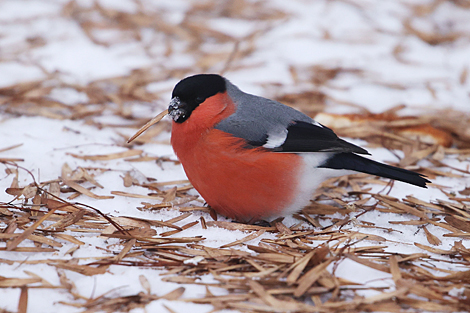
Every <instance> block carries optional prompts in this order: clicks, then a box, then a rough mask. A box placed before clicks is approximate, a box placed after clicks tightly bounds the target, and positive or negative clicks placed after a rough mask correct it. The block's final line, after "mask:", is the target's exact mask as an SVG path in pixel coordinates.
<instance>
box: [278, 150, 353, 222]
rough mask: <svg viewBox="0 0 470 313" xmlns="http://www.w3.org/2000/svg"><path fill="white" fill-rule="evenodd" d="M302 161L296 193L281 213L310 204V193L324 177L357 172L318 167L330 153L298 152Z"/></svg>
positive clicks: (290, 212)
mask: <svg viewBox="0 0 470 313" xmlns="http://www.w3.org/2000/svg"><path fill="white" fill-rule="evenodd" d="M299 155H300V156H301V157H302V159H303V161H304V166H303V167H302V168H301V169H300V172H299V173H298V175H300V176H301V178H300V180H299V181H300V183H299V186H298V190H299V191H298V193H297V195H296V196H295V198H294V201H293V202H292V203H291V204H290V205H289V206H288V207H286V208H285V209H284V211H283V212H282V215H288V214H292V213H295V212H297V211H299V210H301V209H302V208H304V207H306V206H307V205H309V204H310V200H311V199H312V195H313V193H314V192H315V190H316V189H317V188H318V186H320V184H321V183H322V182H323V181H325V180H326V179H329V178H333V177H339V176H343V175H350V174H354V173H357V172H355V171H351V170H335V169H330V168H318V166H319V165H321V164H323V163H324V162H325V161H326V160H327V159H328V158H330V157H331V155H332V153H326V152H318V153H315V152H314V153H299Z"/></svg>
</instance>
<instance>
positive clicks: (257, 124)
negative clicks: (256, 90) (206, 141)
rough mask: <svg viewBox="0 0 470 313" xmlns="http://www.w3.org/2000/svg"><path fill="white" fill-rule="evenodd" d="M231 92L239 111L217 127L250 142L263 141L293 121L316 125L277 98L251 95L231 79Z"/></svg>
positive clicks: (228, 86) (228, 90)
mask: <svg viewBox="0 0 470 313" xmlns="http://www.w3.org/2000/svg"><path fill="white" fill-rule="evenodd" d="M225 81H226V85H227V93H228V95H229V97H230V98H231V99H232V100H233V101H234V103H235V104H236V105H237V111H236V112H235V113H234V114H232V115H231V116H229V117H228V118H226V119H224V120H223V121H221V122H220V123H218V124H217V125H216V126H215V128H216V129H219V130H222V131H224V132H227V133H230V134H232V135H234V136H235V137H239V138H243V139H246V140H247V141H254V142H260V141H263V140H265V139H266V136H267V135H268V134H270V133H272V132H276V131H277V130H279V129H285V128H287V127H288V126H289V124H291V123H292V121H302V122H306V123H312V124H316V123H315V121H314V120H312V119H311V118H310V117H308V116H307V115H305V114H303V113H301V112H299V111H297V110H295V109H293V108H291V107H288V106H286V105H284V104H282V103H279V102H277V101H274V100H270V99H266V98H262V97H258V96H254V95H250V94H247V93H244V92H243V91H241V90H240V89H238V88H237V87H236V86H235V85H233V84H232V83H230V82H229V81H228V80H227V79H226V80H225Z"/></svg>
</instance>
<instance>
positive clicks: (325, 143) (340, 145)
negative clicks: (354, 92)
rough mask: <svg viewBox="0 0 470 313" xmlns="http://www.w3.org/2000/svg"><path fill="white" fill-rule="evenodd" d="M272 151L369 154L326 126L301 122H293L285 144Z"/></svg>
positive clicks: (259, 143)
mask: <svg viewBox="0 0 470 313" xmlns="http://www.w3.org/2000/svg"><path fill="white" fill-rule="evenodd" d="M268 140H269V136H267V137H266V140H265V141H264V142H249V145H251V146H262V145H264V144H266V143H267V142H268ZM271 150H273V151H275V152H353V153H359V154H369V152H367V150H365V149H362V148H361V147H358V146H356V145H353V144H352V143H349V142H347V141H345V140H343V139H341V138H339V137H338V136H336V134H335V133H334V132H333V131H332V130H331V129H329V128H328V127H326V126H323V125H320V126H319V125H315V124H311V123H307V122H301V121H294V122H292V123H291V124H290V125H289V126H288V127H287V137H286V139H285V140H284V143H282V144H281V145H279V146H278V147H274V148H272V149H271Z"/></svg>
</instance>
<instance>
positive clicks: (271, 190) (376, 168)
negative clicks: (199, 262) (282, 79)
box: [168, 74, 430, 223]
mask: <svg viewBox="0 0 470 313" xmlns="http://www.w3.org/2000/svg"><path fill="white" fill-rule="evenodd" d="M168 114H169V115H170V117H171V118H172V120H173V121H172V128H171V140H170V141H171V145H172V147H173V150H174V152H175V154H176V156H177V157H178V159H179V161H180V162H181V164H182V166H183V169H184V171H185V173H186V175H187V177H188V179H189V181H190V182H191V184H192V185H193V186H194V188H195V189H196V190H197V191H198V192H199V194H200V195H201V196H202V198H204V200H205V201H206V203H207V205H208V206H209V207H210V208H212V209H213V210H214V211H215V212H217V213H218V214H221V215H223V216H226V217H228V218H231V219H234V220H236V221H239V222H245V223H253V222H257V221H262V220H264V221H268V220H270V219H274V218H277V217H280V216H287V215H289V214H292V213H295V212H296V211H299V210H301V209H302V208H304V207H306V206H307V205H308V204H309V203H310V201H311V197H312V195H313V193H314V191H315V190H316V189H317V188H318V187H319V185H320V184H321V183H322V182H323V181H324V180H326V179H328V178H332V177H338V176H343V175H347V174H352V173H357V172H361V173H367V174H371V175H376V176H380V177H384V178H389V179H394V180H398V181H402V182H405V183H408V184H411V185H415V186H419V187H423V188H427V187H426V183H430V181H429V180H427V179H426V176H424V175H422V174H419V173H416V172H413V171H409V170H405V169H401V168H398V167H394V166H390V165H386V164H383V163H379V162H376V161H373V160H371V159H369V158H366V157H363V156H361V155H367V154H369V153H368V152H367V150H365V149H363V148H361V147H359V146H356V145H354V144H352V143H349V142H347V141H345V140H343V139H341V138H339V137H338V136H337V135H336V134H335V133H334V132H333V131H332V130H331V129H330V128H328V127H326V126H324V125H322V124H320V123H318V122H316V121H315V120H313V119H312V118H310V117H309V116H307V115H306V114H304V113H302V112H300V111H298V110H296V109H294V108H292V107H289V106H286V105H284V104H282V103H280V102H277V101H274V100H270V99H267V98H263V97H259V96H255V95H252V94H248V93H245V92H243V91H241V90H240V89H239V88H238V87H236V86H235V85H234V84H232V83H231V82H230V81H229V80H228V79H226V78H224V77H222V76H220V75H218V74H197V75H193V76H189V77H186V78H184V79H182V80H181V81H179V82H178V83H177V84H176V85H175V87H174V89H173V92H172V99H171V101H170V104H169V107H168Z"/></svg>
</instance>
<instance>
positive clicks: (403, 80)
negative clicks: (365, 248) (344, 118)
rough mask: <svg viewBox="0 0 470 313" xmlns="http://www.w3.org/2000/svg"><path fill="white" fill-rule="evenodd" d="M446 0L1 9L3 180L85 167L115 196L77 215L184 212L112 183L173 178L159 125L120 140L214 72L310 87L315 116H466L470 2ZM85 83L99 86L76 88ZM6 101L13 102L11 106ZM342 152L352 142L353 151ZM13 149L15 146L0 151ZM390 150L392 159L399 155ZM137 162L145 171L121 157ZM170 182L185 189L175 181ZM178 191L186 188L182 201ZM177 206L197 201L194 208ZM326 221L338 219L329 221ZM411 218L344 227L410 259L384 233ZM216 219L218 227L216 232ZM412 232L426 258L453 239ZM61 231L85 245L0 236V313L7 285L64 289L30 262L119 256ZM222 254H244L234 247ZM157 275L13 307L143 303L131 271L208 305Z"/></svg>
mask: <svg viewBox="0 0 470 313" xmlns="http://www.w3.org/2000/svg"><path fill="white" fill-rule="evenodd" d="M433 3H434V4H433ZM458 3H459V1H445V2H442V1H394V0H390V1H388V0H383V1H366V0H364V1H359V0H357V1H355V0H351V1H326V0H325V1H304V0H295V1H294V0H292V1H280V0H279V1H278V0H276V1H269V2H257V1H233V2H230V1H224V2H211V1H207V2H199V1H183V0H181V1H179V0H178V1H176V0H171V1H170V0H167V1H150V0H142V1H137V0H136V1H130V0H129V1H124V0H123V1H104V0H103V1H76V2H74V1H70V2H68V1H65V0H64V1H60V0H48V1H15V0H10V1H9V0H3V1H0V88H1V90H0V103H1V106H0V110H1V111H0V118H1V122H0V136H1V138H2V139H1V141H0V161H2V160H6V159H9V158H14V159H15V158H18V159H23V160H22V161H16V163H17V164H18V165H20V166H21V168H18V182H17V183H18V186H19V187H21V188H22V187H25V186H27V185H29V184H31V183H32V182H33V180H32V176H31V175H30V173H31V174H32V175H33V176H34V178H35V179H36V181H37V182H47V181H50V180H56V179H58V178H59V177H61V175H62V173H63V172H64V164H68V166H69V167H70V168H71V169H72V170H76V169H77V168H80V167H82V168H85V169H87V171H89V172H90V173H91V174H93V175H94V178H95V179H96V181H97V182H98V183H99V185H101V186H102V188H99V187H98V188H94V189H92V190H91V191H92V192H93V193H95V194H97V195H100V196H110V197H113V198H109V199H93V198H91V197H88V196H86V195H80V196H78V197H77V198H74V199H73V200H71V201H77V202H80V203H83V204H86V205H89V206H91V207H94V208H96V209H99V210H100V211H101V212H103V213H104V214H108V215H109V216H112V217H118V216H126V217H135V218H142V219H148V220H159V221H168V220H171V219H173V218H176V217H178V216H180V215H181V214H183V213H181V212H180V211H179V210H177V209H162V210H154V211H152V210H138V209H137V208H138V207H142V206H143V205H142V204H141V203H142V202H148V203H152V204H156V203H160V202H161V199H160V200H158V199H157V198H154V199H142V198H132V197H124V196H121V195H118V194H116V191H118V192H126V193H133V194H139V195H147V194H148V193H149V189H147V188H144V187H141V186H137V185H133V186H130V187H125V186H124V184H123V178H122V177H125V176H126V175H130V177H133V178H134V180H135V181H136V182H138V183H140V184H144V183H151V182H171V181H179V180H185V179H186V177H185V174H184V172H183V170H182V168H181V166H180V165H179V164H178V163H177V162H172V160H176V156H175V155H174V153H173V151H172V149H171V146H170V145H169V144H168V142H169V140H168V139H169V133H168V132H166V130H164V131H163V132H162V133H161V134H160V135H159V136H158V137H155V138H153V140H152V141H150V140H149V142H147V143H145V144H144V145H134V146H132V147H129V146H128V145H126V144H125V141H126V139H127V137H129V136H130V135H132V134H133V133H134V132H135V130H136V127H137V126H139V125H141V124H142V123H143V122H144V121H146V120H147V119H150V118H151V117H153V116H154V115H156V114H158V113H159V112H160V111H162V110H163V109H164V108H165V107H166V105H167V103H168V101H169V99H170V93H171V90H172V88H173V86H174V84H175V83H176V82H178V80H179V79H181V78H183V77H185V76H187V75H190V74H194V73H199V72H215V73H220V72H221V71H222V72H224V76H226V77H227V78H228V79H230V80H231V81H232V82H233V83H234V84H236V85H237V86H239V87H240V88H241V89H242V90H244V91H246V92H250V93H253V94H257V95H262V96H265V97H269V98H275V97H280V96H282V95H284V94H295V93H302V92H305V91H308V90H314V91H317V92H321V93H323V94H325V95H326V97H327V99H326V106H325V108H324V109H325V110H326V111H327V112H334V113H345V112H358V111H359V109H358V108H357V107H363V108H366V109H368V110H369V111H371V112H373V113H380V112H383V111H385V110H388V109H390V108H392V107H394V106H397V105H401V104H405V105H406V106H407V107H406V109H404V110H403V111H402V112H400V113H403V114H418V115H419V114H424V113H429V112H431V111H433V110H443V109H444V110H445V109H447V110H459V111H461V112H464V113H465V114H470V104H469V102H470V101H469V100H470V79H468V78H467V75H468V74H467V73H468V71H469V70H470V9H469V8H468V4H467V7H465V4H464V3H466V2H464V1H462V4H461V5H458ZM106 14H109V15H106ZM132 17H134V18H133V19H132ZM121 26H122V27H121ZM195 29H196V30H197V31H196V30H195ZM420 37H421V38H420ZM426 40H427V41H428V42H426ZM318 67H321V68H326V69H339V70H338V74H337V75H335V76H334V77H331V78H328V79H324V80H322V79H321V77H318V75H319V74H318V73H319V72H318ZM139 79H140V81H139ZM319 80H320V81H321V82H319ZM29 82H37V87H34V88H33V87H31V88H29V89H28V90H29V91H28V92H29V93H28V92H27V93H21V92H18V90H20V87H15V88H16V89H15V88H12V87H11V86H13V85H17V84H21V83H29ZM33 85H34V84H33ZM18 86H19V85H18ZM22 86H25V85H22ZM34 86H36V85H34ZM93 88H95V89H96V90H97V91H96V92H94V91H90V90H92V89H93ZM126 88H127V89H126ZM15 90H16V91H15ZM14 92H17V93H16V94H15V95H12V93H14ZM94 95H95V96H94ZM103 99H104V100H103ZM464 113H462V114H464ZM127 126H132V127H127ZM351 141H353V142H355V143H357V144H360V145H366V142H365V141H361V140H357V139H356V140H354V139H353V140H351ZM15 145H20V146H18V147H16V148H13V149H10V150H7V151H2V149H4V148H8V147H11V146H15ZM129 149H134V150H142V151H137V152H135V154H134V155H128V156H126V157H125V158H116V159H109V160H99V159H96V158H95V159H93V158H88V159H87V158H80V156H93V155H108V154H111V153H119V152H126V151H129ZM369 150H370V152H371V153H372V155H373V158H374V159H376V160H380V161H397V159H396V158H395V156H394V155H393V154H392V153H390V152H389V151H388V150H386V149H384V148H371V149H369ZM397 153H398V154H399V155H401V152H400V151H398V152H397ZM131 154H132V152H131ZM138 155H140V156H146V157H149V159H151V158H152V160H149V161H142V162H132V161H129V159H130V158H132V157H137V156H138ZM77 156H79V157H77ZM422 162H423V163H422V165H423V166H429V163H427V161H422ZM443 162H445V163H446V164H448V165H450V166H453V167H456V168H459V169H462V170H466V169H468V165H469V162H468V157H467V158H461V159H460V160H459V159H457V158H456V156H455V155H447V156H446V157H445V159H444V160H443ZM2 165H3V168H4V173H3V174H2V175H1V176H0V190H1V192H0V201H1V202H2V203H9V202H10V201H12V200H14V197H13V196H12V195H11V194H7V193H6V192H5V190H6V189H7V188H9V187H14V186H13V185H12V182H14V179H15V173H14V169H15V166H14V165H13V164H12V163H11V162H7V163H5V162H4V163H3V164H2ZM25 169H27V170H28V171H30V173H28V172H27V171H26V170H25ZM441 170H442V169H441ZM447 170H448V169H447ZM65 171H66V170H65ZM433 183H435V184H436V185H443V186H446V187H447V189H445V190H446V191H447V192H454V193H457V194H458V191H461V190H463V189H465V188H466V187H468V186H469V185H470V178H469V176H468V175H466V174H463V176H462V177H459V178H456V177H441V176H438V177H436V178H435V179H433ZM82 185H83V186H85V187H91V186H92V185H93V183H92V182H90V181H88V182H86V183H83V184H82ZM95 185H96V184H95ZM173 186H174V185H169V186H162V187H161V188H162V189H163V190H165V189H166V188H169V187H173ZM178 186H187V183H182V184H179V185H178ZM372 188H373V189H372V191H373V192H378V191H380V190H381V189H382V188H383V186H376V185H373V186H372ZM188 194H189V195H196V194H197V193H196V192H195V191H194V190H190V191H189V193H188ZM70 195H72V193H71V192H68V193H67V192H63V193H61V195H60V197H61V198H63V199H66V198H67V197H68V196H70ZM389 195H390V196H393V197H397V198H400V199H401V198H404V197H405V196H407V195H413V196H414V197H416V198H418V199H421V200H423V201H437V200H438V199H442V200H448V199H447V196H446V195H445V194H444V193H443V192H441V191H440V189H437V188H434V187H431V188H429V189H419V188H414V187H410V186H408V185H406V184H402V183H398V182H397V183H395V185H394V187H393V189H392V190H391V192H390V194H389ZM30 201H31V200H30ZM22 202H23V196H21V197H20V198H19V199H16V200H14V201H13V202H12V204H14V205H17V206H18V207H21V203H22ZM191 204H193V205H202V204H203V202H197V201H193V202H191ZM5 208H6V206H5ZM11 210H12V211H14V212H16V211H15V209H13V208H12V209H11ZM18 212H19V211H18ZM15 214H16V213H15ZM201 217H203V218H204V219H205V220H206V221H211V220H212V218H211V217H210V215H209V213H207V212H203V211H195V212H193V213H192V215H191V216H189V217H188V218H186V219H184V220H182V221H179V222H175V225H178V226H180V227H181V226H183V225H186V224H188V223H191V222H194V221H200V218H201ZM333 217H334V218H343V217H344V216H342V215H340V214H339V213H337V214H336V215H333ZM410 219H412V218H411V217H410V216H407V215H406V214H396V213H384V212H380V211H374V210H372V211H368V212H366V213H365V214H363V215H361V216H360V217H358V220H360V221H361V220H363V221H367V222H371V223H374V224H375V226H377V227H383V228H387V229H388V228H393V229H394V231H391V232H387V231H385V230H383V229H379V228H367V229H364V228H360V227H359V228H357V227H356V226H355V224H354V223H350V224H348V225H347V226H345V227H346V228H347V229H349V230H351V231H360V232H362V233H367V234H370V235H376V236H381V237H384V238H386V239H387V241H386V242H385V243H382V244H384V245H386V246H387V247H386V248H385V251H386V252H392V253H403V254H412V253H424V252H426V251H424V250H422V249H420V248H418V247H416V246H415V244H414V243H419V244H422V245H427V246H429V245H430V243H429V237H427V236H425V234H424V233H423V231H422V230H420V228H418V227H417V226H415V225H399V224H393V225H392V224H389V223H388V222H389V221H398V220H402V221H409V220H410ZM225 220H226V219H224V218H223V217H221V216H219V221H225ZM6 221H7V218H6V215H4V214H3V213H2V211H0V235H1V232H2V231H3V230H5V229H6V227H7V224H6ZM320 222H322V220H320ZM18 223H19V224H21V223H20V222H18ZM283 223H284V224H285V225H287V226H288V227H290V226H292V225H294V224H296V223H299V220H297V219H296V218H294V217H292V216H288V217H286V219H285V220H284V221H283ZM324 223H326V222H324ZM29 225H30V224H28V226H29ZM327 225H328V224H327V223H326V224H324V225H322V226H327ZM304 226H305V227H308V225H307V224H305V225H304ZM426 227H427V228H426V229H427V231H429V232H430V233H432V234H433V235H434V236H436V237H438V238H439V240H440V241H441V243H440V244H439V245H435V246H434V247H435V248H438V249H443V250H449V249H451V248H452V247H453V246H454V244H455V242H456V241H457V240H462V238H455V237H444V236H443V235H444V234H446V233H449V232H450V231H449V230H446V229H444V228H442V227H438V226H435V225H431V224H430V225H427V226H426ZM312 229H313V228H312ZM156 230H157V234H156V235H155V237H156V238H158V237H159V234H160V233H162V232H164V231H168V230H171V229H170V228H162V227H160V228H156ZM22 232H23V230H22V229H21V227H19V228H18V229H17V230H16V233H22ZM64 234H68V235H73V236H74V237H76V238H78V239H79V240H81V241H82V242H84V244H83V245H80V247H79V248H78V249H77V250H75V251H74V252H70V251H69V250H70V249H72V248H75V247H76V246H77V245H76V244H74V243H72V242H70V241H66V240H60V239H58V238H55V237H54V238H55V239H54V240H57V241H58V242H60V243H61V247H55V248H56V249H57V251H56V252H54V253H50V252H36V253H31V252H21V251H20V252H17V251H5V247H6V246H7V241H6V239H4V238H5V237H0V248H2V250H0V311H2V310H5V311H6V312H15V311H17V310H19V309H18V302H19V298H20V293H21V288H4V287H8V286H7V285H2V281H4V278H31V277H32V276H31V274H30V272H33V273H34V274H36V275H38V276H40V277H42V278H43V279H45V280H47V281H48V282H49V283H51V284H52V285H55V286H59V285H63V281H61V278H60V275H58V270H57V267H55V266H51V265H48V263H49V262H43V263H38V264H30V263H33V262H30V261H36V260H51V259H60V260H73V259H77V262H79V264H82V262H86V263H90V262H93V261H94V259H92V258H94V257H105V256H109V255H110V253H111V254H112V253H115V254H118V253H119V252H120V251H121V250H122V249H123V245H121V244H120V243H121V242H120V241H119V239H118V238H108V239H107V238H106V237H102V236H98V235H99V234H97V233H85V232H84V233H80V234H78V233H75V232H72V231H70V230H67V231H65V232H64ZM248 234H249V233H248V232H243V231H240V230H229V229H224V228H217V227H208V228H207V229H204V228H203V227H202V225H201V224H200V223H198V224H197V225H195V226H193V227H190V228H188V229H186V230H183V231H182V232H181V233H178V234H176V235H174V236H173V237H196V236H202V237H204V238H205V240H203V241H202V242H199V244H203V245H204V246H206V247H213V248H218V247H220V246H222V245H224V244H227V243H231V242H233V241H235V240H238V239H241V238H243V237H245V236H247V235H248ZM51 238H52V237H51ZM276 238H278V237H277V234H276V233H270V232H265V233H264V234H262V235H261V236H259V237H257V238H256V239H254V240H252V241H248V243H249V244H250V245H258V244H259V242H260V241H261V240H262V239H273V240H274V239H276ZM468 238H470V237H467V238H466V239H465V238H463V245H464V246H465V247H467V248H468V247H470V244H469V243H468ZM366 242H367V241H366ZM320 243H321V241H319V242H316V243H315V245H316V244H320ZM361 245H367V244H365V243H364V241H362V242H361V243H359V244H358V246H361ZM369 245H370V242H369ZM46 246H47V245H45V244H43V247H46ZM19 247H37V243H36V244H35V243H33V241H30V240H24V241H23V242H22V243H21V244H20V245H19ZM236 248H237V249H239V250H242V251H247V252H250V253H252V251H251V250H249V249H248V248H247V247H246V245H239V246H237V247H236ZM109 249H110V250H109ZM443 258H445V256H436V259H443ZM446 260H447V259H446ZM10 261H15V262H10ZM23 261H25V262H23ZM26 261H27V262H26ZM28 262H29V263H28ZM430 264H431V263H430ZM467 265H468V263H467ZM433 266H434V265H433ZM439 266H440V268H441V269H442V270H444V271H445V270H449V271H460V270H466V269H467V268H466V267H465V266H466V265H464V264H463V263H462V264H460V263H455V264H454V263H452V262H451V261H450V259H449V262H447V263H444V265H443V264H440V265H439ZM332 267H333V266H330V267H329V269H330V270H331V269H332ZM166 272H167V271H166V269H165V268H164V267H156V268H149V267H147V268H144V267H139V266H111V267H109V269H108V270H107V271H106V272H105V273H104V274H100V275H93V276H86V275H82V274H79V273H77V272H75V271H69V270H65V273H66V276H67V278H68V279H69V280H70V281H71V282H73V284H75V289H74V290H75V291H76V293H77V294H79V295H80V296H82V297H84V298H83V299H78V298H74V296H73V295H72V294H71V293H70V292H68V291H65V290H63V289H61V288H57V289H53V288H49V289H48V288H36V289H35V288H34V286H35V285H34V282H33V283H31V284H30V285H28V284H26V285H28V286H29V287H30V288H29V290H28V308H27V311H28V312H82V311H84V310H85V308H84V307H82V306H80V305H82V304H83V303H85V300H84V299H90V298H96V297H98V296H101V295H103V294H106V293H108V292H109V294H107V295H108V296H110V297H112V296H116V297H117V296H127V295H136V294H138V293H139V292H145V287H144V286H143V285H145V284H143V283H142V278H139V277H140V276H141V275H143V276H145V277H146V280H148V282H149V283H150V289H151V293H152V294H156V295H159V296H161V295H164V294H166V293H168V292H170V291H172V290H174V289H176V288H178V287H180V286H184V287H185V292H184V294H183V295H182V297H181V299H189V298H203V297H205V296H206V288H205V287H204V286H203V285H202V284H201V285H198V284H189V283H187V284H178V283H175V282H168V281H164V280H162V277H165V276H162V274H165V273H166ZM335 275H336V276H337V277H341V278H344V279H348V280H350V281H353V282H357V283H360V284H362V285H364V286H366V287H374V286H378V287H387V288H390V290H391V291H393V290H394V287H393V286H394V284H393V280H392V275H391V274H389V273H385V272H383V271H379V270H376V269H372V268H371V267H367V266H365V265H361V264H359V263H357V262H355V261H353V260H351V259H345V260H343V261H342V262H340V263H339V264H338V265H337V267H336V271H335ZM200 279H201V280H200V281H199V282H200V283H217V282H218V280H215V279H214V277H213V276H212V275H203V276H201V277H200ZM36 283H37V281H36ZM459 286H460V285H459ZM467 286H468V281H467ZM17 287H18V286H17ZM459 288H460V287H459ZM210 290H211V292H212V293H214V294H216V295H217V294H226V293H227V291H226V290H225V289H218V288H212V287H211V289H210ZM390 290H388V291H390ZM461 291H462V289H458V290H457V291H455V292H454V294H455V295H456V296H461V293H460V292H461ZM377 293H378V292H377V291H373V290H371V289H367V288H366V289H365V290H364V291H361V292H357V294H358V295H361V296H366V297H368V296H372V295H375V294H377ZM63 303H75V304H77V303H78V304H80V305H77V306H76V307H74V306H72V305H66V304H63ZM165 306H166V307H167V308H165ZM211 309H212V306H211V305H208V304H195V303H193V302H183V301H170V300H164V299H160V300H155V301H152V302H150V303H149V304H148V305H147V306H146V307H145V308H135V309H133V310H132V312H165V310H166V311H168V312H172V311H171V310H174V312H184V311H185V310H191V311H192V312H194V313H196V312H209V311H211Z"/></svg>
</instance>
